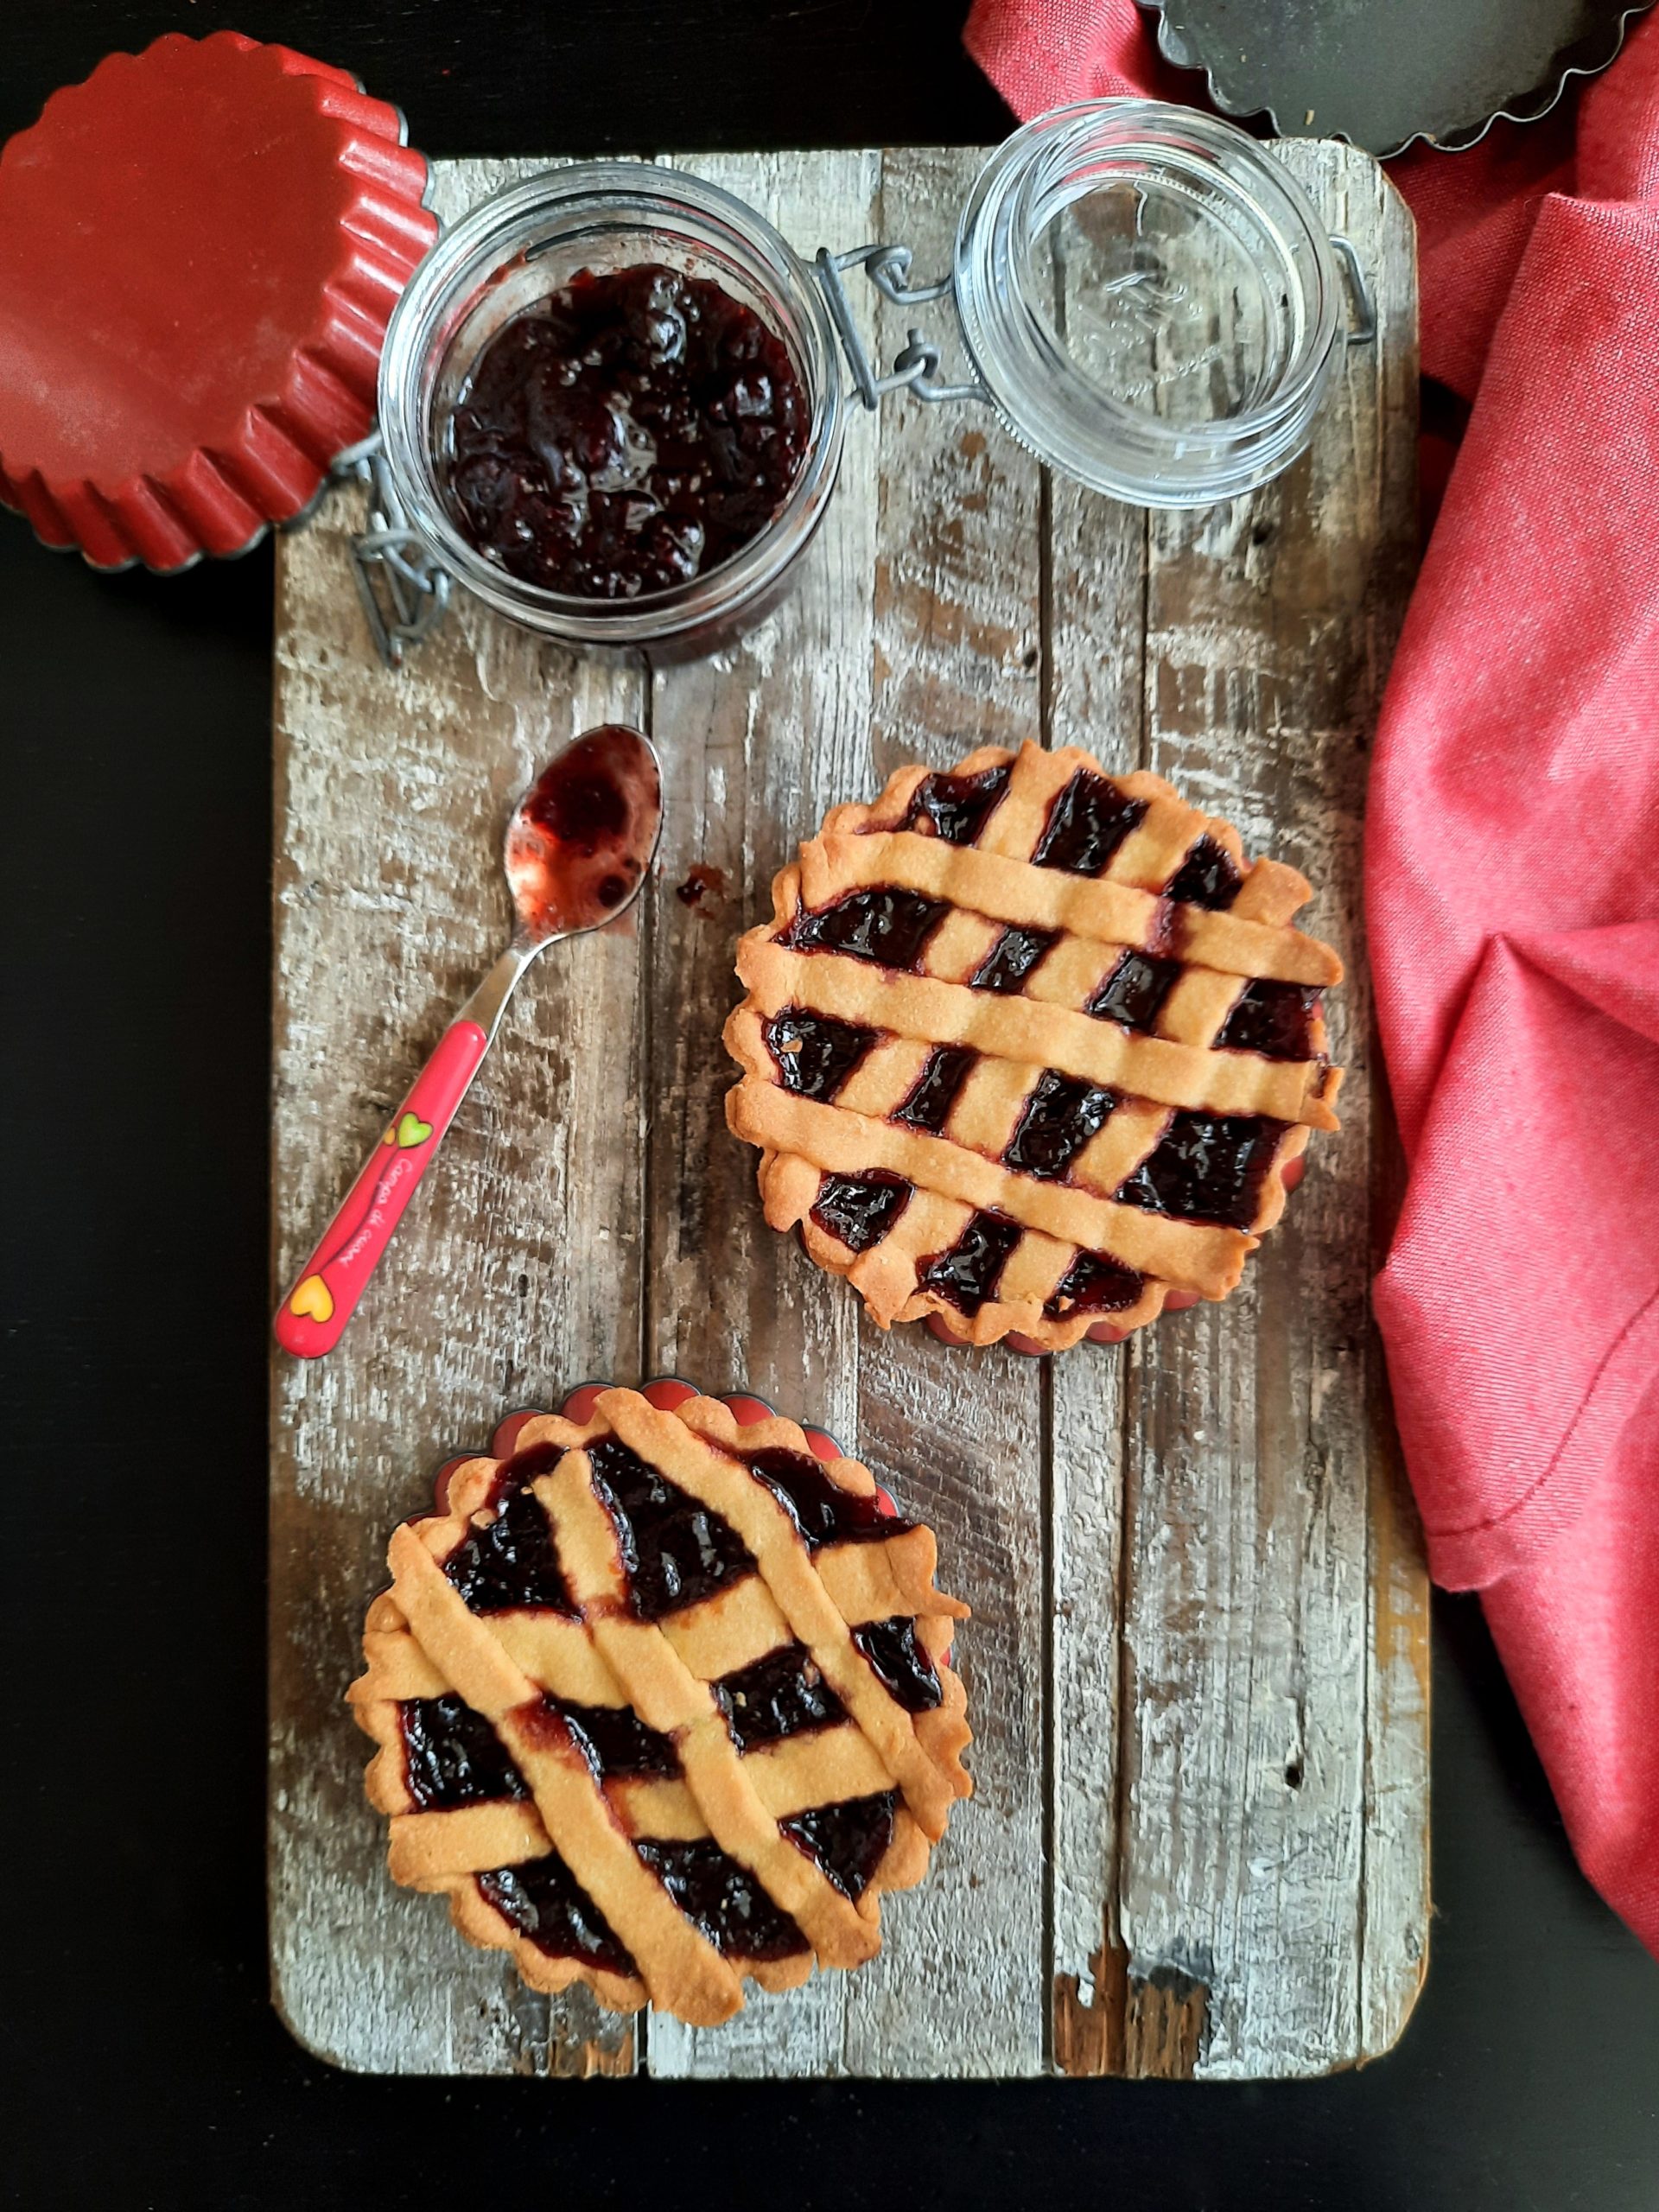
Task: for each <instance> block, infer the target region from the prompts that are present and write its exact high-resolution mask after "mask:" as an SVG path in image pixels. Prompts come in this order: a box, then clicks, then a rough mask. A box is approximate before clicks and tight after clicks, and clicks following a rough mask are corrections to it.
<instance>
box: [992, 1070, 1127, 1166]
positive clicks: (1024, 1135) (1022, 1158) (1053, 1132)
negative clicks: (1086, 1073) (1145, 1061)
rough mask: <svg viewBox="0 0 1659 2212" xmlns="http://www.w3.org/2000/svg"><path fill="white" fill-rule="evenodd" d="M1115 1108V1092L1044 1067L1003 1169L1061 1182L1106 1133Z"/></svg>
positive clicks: (1015, 1132)
mask: <svg viewBox="0 0 1659 2212" xmlns="http://www.w3.org/2000/svg"><path fill="white" fill-rule="evenodd" d="M1116 1103H1117V1094H1116V1091H1111V1090H1102V1089H1101V1088H1100V1086H1099V1085H1098V1084H1093V1083H1084V1082H1083V1081H1082V1080H1081V1079H1080V1078H1079V1077H1077V1076H1071V1075H1062V1074H1060V1072H1059V1071H1058V1069H1056V1068H1045V1069H1044V1071H1043V1073H1042V1076H1041V1077H1040V1079H1039V1082H1038V1084H1037V1085H1036V1088H1035V1089H1034V1090H1033V1092H1032V1094H1031V1096H1030V1097H1029V1098H1027V1101H1026V1110H1025V1112H1024V1113H1023V1114H1022V1115H1021V1116H1020V1126H1019V1128H1017V1129H1015V1131H1014V1137H1013V1141H1012V1142H1011V1143H1010V1144H1009V1146H1008V1148H1007V1151H1006V1152H1005V1153H1004V1154H1003V1155H1002V1164H1003V1166H1005V1167H1014V1168H1017V1169H1018V1170H1019V1172H1020V1174H1022V1175H1039V1176H1041V1177H1042V1178H1043V1179H1044V1180H1045V1181H1046V1182H1057V1181H1058V1179H1059V1178H1060V1177H1061V1176H1062V1175H1064V1174H1065V1172H1066V1170H1067V1169H1068V1168H1069V1167H1070V1166H1071V1163H1072V1161H1073V1160H1075V1159H1076V1158H1077V1154H1079V1153H1080V1152H1081V1151H1082V1150H1083V1148H1084V1145H1086V1144H1087V1143H1088V1142H1089V1141H1090V1138H1091V1137H1096V1136H1098V1135H1099V1134H1100V1132H1101V1131H1102V1129H1103V1128H1105V1126H1106V1120H1107V1116H1109V1114H1110V1112H1111V1110H1112V1109H1113V1107H1114V1106H1116Z"/></svg>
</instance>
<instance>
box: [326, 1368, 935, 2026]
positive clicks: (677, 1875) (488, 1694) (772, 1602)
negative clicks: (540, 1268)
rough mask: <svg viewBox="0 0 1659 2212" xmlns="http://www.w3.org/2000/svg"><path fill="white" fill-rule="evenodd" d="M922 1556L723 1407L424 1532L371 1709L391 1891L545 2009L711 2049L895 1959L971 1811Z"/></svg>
mask: <svg viewBox="0 0 1659 2212" xmlns="http://www.w3.org/2000/svg"><path fill="white" fill-rule="evenodd" d="M936 1556H937V1554H936V1547H935V1544H934V1540H933V1536H932V1534H931V1531H930V1530H929V1529H925V1528H923V1527H920V1526H918V1524H916V1523H913V1522H909V1521H906V1520H904V1519H903V1518H901V1517H899V1516H898V1515H897V1514H895V1513H894V1511H893V1509H892V1507H891V1505H890V1503H888V1502H887V1500H886V1499H885V1498H884V1497H882V1495H881V1493H880V1492H879V1491H877V1489H876V1486H875V1484H874V1480H873V1478H872V1477H871V1476H870V1473H869V1471H868V1469H867V1468H865V1467H862V1466H861V1465H859V1464H858V1462H857V1461H856V1460H852V1459H824V1458H823V1457H820V1456H819V1455H818V1454H817V1452H815V1451H814V1450H812V1449H811V1448H810V1445H809V1440H808V1439H807V1437H806V1435H805V1433H804V1432H803V1431H802V1430H801V1429H800V1428H798V1427H797V1426H796V1425H795V1423H794V1422H792V1421H781V1420H776V1419H773V1420H767V1421H758V1422H751V1423H747V1424H740V1423H739V1422H738V1421H737V1420H736V1419H735V1418H734V1415H733V1414H732V1412H731V1411H730V1410H729V1409H728V1408H727V1407H726V1406H724V1405H722V1404H721V1403H720V1402H718V1401H716V1400H714V1399H709V1398H699V1397H696V1396H692V1397H690V1398H688V1399H687V1400H685V1401H684V1402H679V1403H677V1404H676V1405H675V1406H674V1407H673V1408H672V1409H671V1410H664V1409H663V1408H661V1407H659V1406H658V1404H657V1403H656V1402H654V1399H653V1398H652V1396H651V1395H646V1394H641V1393H640V1392H639V1391H635V1390H605V1391H601V1393H600V1394H599V1395H598V1396H597V1398H596V1400H595V1402H594V1408H593V1413H592V1416H591V1418H589V1419H587V1420H585V1421H580V1422H578V1421H572V1420H567V1419H564V1418H563V1417H561V1416H557V1415H553V1414H548V1415H543V1416H539V1417H537V1418H536V1419H534V1420H531V1421H528V1422H527V1423H526V1424H525V1425H524V1427H521V1428H520V1429H519V1430H518V1434H517V1436H516V1438H515V1440H514V1445H513V1449H512V1452H511V1454H510V1456H509V1457H507V1458H505V1459H471V1460H467V1461H466V1462H464V1463H462V1464H461V1465H458V1466H456V1467H455V1468H454V1469H453V1470H452V1471H451V1472H450V1474H449V1476H448V1487H447V1491H446V1493H445V1497H444V1502H443V1510H441V1511H439V1512H438V1513H436V1514H433V1515H429V1516H427V1517H426V1518H424V1519H421V1520H415V1521H410V1522H404V1524H403V1525H402V1526H401V1527H400V1528H398V1529H396V1530H395V1531H394V1532H393V1535H392V1538H391V1546H390V1549H389V1553H388V1564H389V1565H390V1567H391V1573H392V1585H391V1589H390V1590H388V1591H386V1592H385V1593H384V1594H383V1595H382V1596H381V1597H379V1598H378V1599H376V1600H375V1601H374V1604H373V1605H372V1607H371V1608H370V1611H369V1615H368V1618H367V1621H366V1623H365V1630H364V1637H363V1649H364V1656H365V1659H366V1661H367V1662H368V1664H367V1669H366V1672H365V1674H364V1675H362V1676H361V1677H360V1678H359V1680H358V1681H356V1682H355V1683H353V1686H352V1689H351V1691H350V1698H351V1701H352V1704H353V1707H354V1708H355V1711H356V1713H357V1717H358V1719H359V1722H360V1724H361V1725H362V1726H363V1727H364V1728H365V1730H366V1731H367V1732H368V1733H369V1734H370V1735H372V1737H373V1738H375V1740H376V1742H377V1743H378V1745H379V1747H380V1748H379V1750H378V1752H377V1754H376V1756H375V1758H374V1759H373V1761H372V1764H371V1765H370V1767H369V1770H368V1777H367V1786H368V1794H369V1798H370V1802H372V1804H373V1805H375V1806H376V1807H377V1808H378V1809H379V1810H380V1811H382V1812H384V1813H386V1814H388V1815H390V1816H391V1873H392V1876H393V1878H394V1879H396V1880H397V1881H399V1882H402V1883H404V1884H407V1885H410V1886H412V1887H414V1888H416V1889H421V1890H435V1891H444V1892H446V1893H447V1894H448V1897H449V1900H450V1909H451V1913H452V1915H453V1917H454V1923H455V1925H456V1926H457V1927H458V1928H459V1929H460V1930H461V1934H462V1935H463V1936H466V1937H467V1940H468V1941H469V1942H474V1943H476V1944H479V1945H480V1946H482V1947H484V1948H493V1949H500V1950H505V1951H509V1952H511V1953H512V1956H513V1958H514V1960H515V1961H516V1963H517V1965H518V1970H519V1972H520V1974H522V1975H523V1976H524V1980H526V1981H527V1982H529V1983H530V1984H531V1986H532V1987H535V1988H537V1989H545V1990H557V1989H563V1988H564V1987H566V1986H569V1984H570V1983H572V1982H582V1983H585V1984H586V1985H587V1986H588V1987H590V1988H591V1989H592V1990H593V1991H594V1994H595V1995H596V1996H597V1997H598V1999H600V2001H601V2003H602V2004H605V2005H609V2006H611V2007H613V2009H615V2010H617V2011H621V2012H632V2011H634V2010H635V2009H637V2008H638V2007H639V2005H643V2004H644V2003H645V2001H646V2000H647V1999H649V2000H650V2001H651V2003H652V2004H653V2005H656V2006H658V2007H659V2008H660V2009H661V2010H663V2011H665V2012H673V2013H675V2014H677V2016H678V2017H679V2018H682V2019H684V2020H689V2021H691V2022H693V2023H694V2024H699V2025H712V2024H715V2023H717V2022H719V2021H721V2020H724V2019H726V2018H728V2017H729V2016H730V2015H731V2014H732V2013H734V2012H736V2011H737V2010H738V2009H739V2008H740V2006H741V2005H742V2002H743V1984H744V1982H745V1980H753V1981H756V1982H758V1983H759V1984H760V1986H762V1987H763V1988H766V1989H771V1990H777V1989H786V1988H790V1987H792V1986H794V1985H795V1984H796V1983H798V1982H801V1981H804V1980H805V1979H806V1977H807V1975H808V1974H809V1973H810V1971H811V1968H812V1966H813V1964H814V1961H817V1963H818V1964H819V1965H821V1966H834V1967H856V1966H859V1965H861V1964H862V1963H863V1962H864V1961H866V1960H868V1959H869V1958H871V1957H873V1956H874V1954H875V1952H876V1951H877V1950H878V1949H879V1948H880V1940H881V1925H880V1897H881V1896H882V1893H883V1892H884V1891H890V1890H900V1889H907V1888H909V1887H910V1886H911V1885H912V1884H913V1883H915V1882H917V1881H919V1880H920V1879H921V1878H922V1875H923V1874H924V1873H925V1871H926V1867H927V1863H928V1856H929V1849H930V1846H931V1844H933V1843H936V1842H937V1841H938V1839H939V1838H940V1836H941V1835H943V1834H944V1825H945V1819H946V1815H947V1814H948V1813H949V1812H950V1808H951V1807H952V1805H953V1804H954V1803H955V1802H956V1800H957V1798H959V1797H963V1796H967V1795H968V1794H969V1787H970V1785H969V1778H968V1776H967V1775H966V1773H965V1772H964V1771H963V1765H962V1753H963V1749H964V1747H965V1746H966V1745H967V1744H968V1742H969V1730H968V1726H967V1723H966V1720H965V1719H964V1718H963V1714H964V1709H965V1705H966V1700H965V1698H964V1695H963V1688H962V1684H961V1682H960V1681H959V1680H958V1679H957V1675H955V1674H954V1673H953V1672H952V1671H951V1669H950V1665H949V1663H948V1653H949V1649H950V1641H951V1637H952V1634H953V1632H954V1630H955V1626H956V1624H957V1621H958V1620H960V1619H961V1618H963V1616H964V1615H965V1614H966V1612H967V1610H968V1609H967V1607H966V1606H965V1605H962V1604H960V1603H959V1602H958V1601H957V1600H956V1599H951V1598H947V1597H944V1595H942V1594H941V1593H940V1592H938V1590H936V1589H935V1588H934V1586H933V1572H934V1563H935V1559H936Z"/></svg>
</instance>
